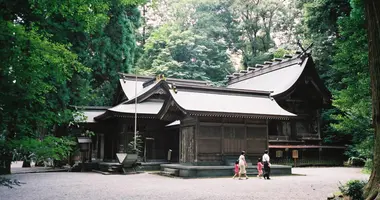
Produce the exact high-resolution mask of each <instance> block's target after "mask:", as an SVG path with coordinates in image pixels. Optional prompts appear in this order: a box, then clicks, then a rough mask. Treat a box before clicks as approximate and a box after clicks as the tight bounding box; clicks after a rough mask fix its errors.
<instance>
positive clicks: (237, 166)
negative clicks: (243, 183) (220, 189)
mask: <svg viewBox="0 0 380 200" xmlns="http://www.w3.org/2000/svg"><path fill="white" fill-rule="evenodd" d="M234 172H235V175H234V176H233V177H232V178H233V179H235V177H236V176H239V161H238V160H237V161H236V162H235V169H234Z"/></svg>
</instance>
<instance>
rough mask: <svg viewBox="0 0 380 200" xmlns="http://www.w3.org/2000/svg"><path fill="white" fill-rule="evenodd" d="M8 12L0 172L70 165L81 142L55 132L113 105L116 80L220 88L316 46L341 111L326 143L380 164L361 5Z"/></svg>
mask: <svg viewBox="0 0 380 200" xmlns="http://www.w3.org/2000/svg"><path fill="white" fill-rule="evenodd" d="M0 5H1V7H2V8H4V9H1V10H0V28H1V30H2V31H1V33H0V45H1V49H0V156H1V159H0V162H1V163H0V168H1V166H9V164H10V161H11V160H12V159H13V160H14V159H19V158H17V156H21V157H23V159H30V157H31V156H34V157H35V158H38V159H41V160H43V159H45V158H49V157H53V158H55V159H57V160H59V159H62V158H63V157H65V155H67V154H66V153H67V152H68V151H70V150H72V149H71V148H68V146H70V145H71V144H72V143H71V142H70V141H71V139H70V138H65V137H64V138H56V137H54V136H53V135H54V133H55V132H56V131H57V129H59V128H61V127H62V126H61V125H66V124H72V123H71V122H72V121H73V112H75V110H74V107H73V105H88V106H108V105H111V102H112V99H113V96H112V94H114V91H115V89H116V88H117V87H116V86H117V82H118V80H119V75H118V72H125V73H135V71H137V72H138V74H143V75H155V74H165V76H167V77H175V78H184V79H197V80H206V81H210V82H211V83H212V84H213V85H216V86H222V85H224V84H225V82H226V80H225V76H226V75H227V74H230V73H233V72H234V71H237V70H240V69H245V68H247V67H250V66H252V67H253V66H255V64H258V63H260V64H261V63H263V62H264V61H266V60H270V59H272V58H274V57H282V56H283V55H284V54H289V53H294V52H295V51H296V50H299V47H298V45H297V41H300V42H301V43H302V45H303V46H308V45H310V44H312V43H313V48H312V49H313V51H312V55H313V58H314V61H315V62H316V66H317V69H318V71H319V74H320V76H321V78H322V79H323V80H324V82H325V84H326V85H327V87H328V88H329V89H330V91H332V93H333V108H332V109H328V110H325V111H324V112H323V122H324V124H323V131H322V132H323V134H324V135H323V140H324V142H325V143H327V144H348V145H349V148H348V150H347V152H346V153H347V155H348V156H354V157H361V158H364V159H368V162H367V165H369V167H370V165H371V159H372V156H373V155H372V149H373V139H374V136H373V135H374V134H373V129H372V125H371V124H372V121H371V120H372V119H371V114H372V113H371V112H372V110H371V105H372V104H371V95H370V94H371V92H370V91H371V90H370V76H369V70H368V45H367V32H366V27H365V13H364V6H363V4H362V1H360V0H265V1H264V0H154V1H145V0H111V1H107V0H70V1H63V0H28V1H24V0H1V1H0ZM43 138H48V139H43ZM41 141H44V143H43V145H42V142H41ZM57 144H58V145H57ZM46 146H48V147H49V148H44V147H46ZM8 172H9V169H3V170H0V174H1V173H8Z"/></svg>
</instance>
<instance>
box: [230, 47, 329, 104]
mask: <svg viewBox="0 0 380 200" xmlns="http://www.w3.org/2000/svg"><path fill="white" fill-rule="evenodd" d="M306 69H307V70H306ZM306 71H309V72H311V73H310V74H309V75H311V76H312V77H313V79H314V83H315V87H317V89H318V91H319V92H320V93H321V94H322V96H323V97H324V99H326V100H330V98H331V93H330V91H329V90H328V89H327V88H326V86H325V85H324V84H323V81H322V80H321V79H320V77H319V75H318V73H317V71H316V69H315V67H314V62H313V59H312V58H311V57H310V55H308V54H302V55H299V56H295V57H292V58H287V59H284V60H281V61H279V62H275V63H273V64H270V65H264V67H263V68H262V69H256V70H254V71H250V72H248V73H247V74H244V75H241V76H237V77H234V78H232V79H230V81H229V85H228V86H227V87H228V88H238V89H251V90H266V91H271V92H272V96H279V95H282V94H285V93H287V92H288V91H290V90H291V89H292V88H294V86H295V85H296V83H297V81H298V80H299V79H300V77H301V76H302V74H303V73H304V72H306Z"/></svg>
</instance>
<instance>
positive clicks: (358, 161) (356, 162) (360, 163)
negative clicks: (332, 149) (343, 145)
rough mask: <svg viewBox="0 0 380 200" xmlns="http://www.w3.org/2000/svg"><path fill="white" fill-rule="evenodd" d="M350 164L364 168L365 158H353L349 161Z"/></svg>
mask: <svg viewBox="0 0 380 200" xmlns="http://www.w3.org/2000/svg"><path fill="white" fill-rule="evenodd" d="M348 163H349V164H350V165H351V166H355V167H364V164H365V160H364V159H363V158H358V157H351V158H350V159H348Z"/></svg>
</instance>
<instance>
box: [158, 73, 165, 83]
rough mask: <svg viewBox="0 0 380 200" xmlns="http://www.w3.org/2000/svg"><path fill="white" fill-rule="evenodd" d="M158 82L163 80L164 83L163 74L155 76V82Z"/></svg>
mask: <svg viewBox="0 0 380 200" xmlns="http://www.w3.org/2000/svg"><path fill="white" fill-rule="evenodd" d="M160 80H164V81H166V77H165V76H164V75H163V74H160V75H157V76H156V81H157V82H158V81H160Z"/></svg>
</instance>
